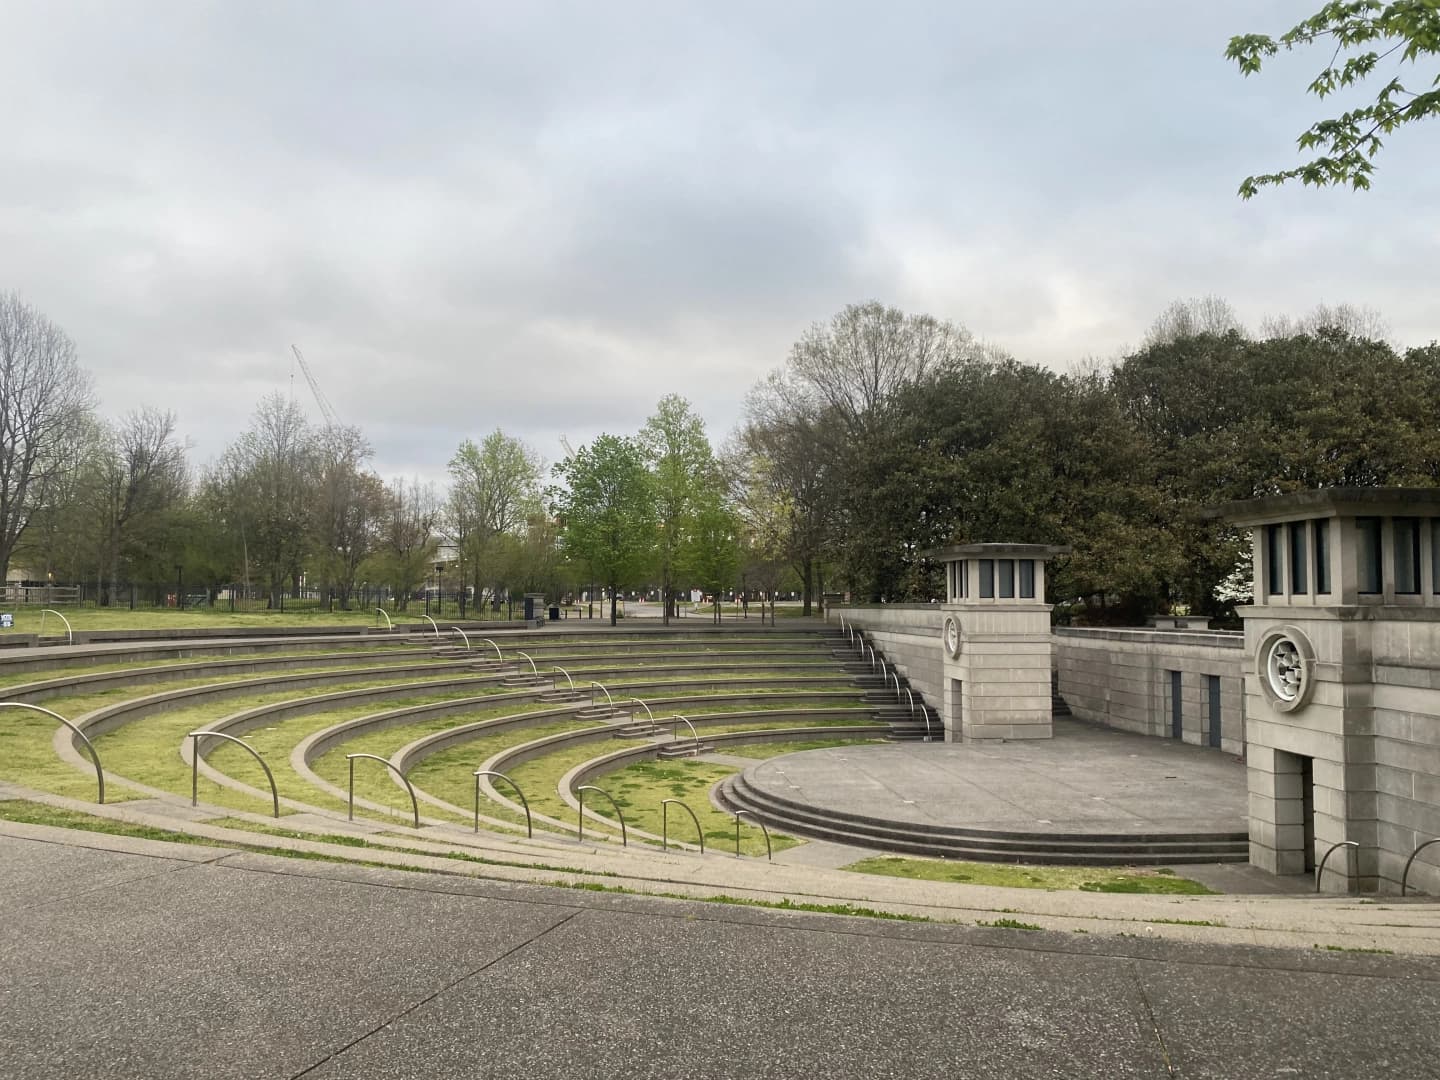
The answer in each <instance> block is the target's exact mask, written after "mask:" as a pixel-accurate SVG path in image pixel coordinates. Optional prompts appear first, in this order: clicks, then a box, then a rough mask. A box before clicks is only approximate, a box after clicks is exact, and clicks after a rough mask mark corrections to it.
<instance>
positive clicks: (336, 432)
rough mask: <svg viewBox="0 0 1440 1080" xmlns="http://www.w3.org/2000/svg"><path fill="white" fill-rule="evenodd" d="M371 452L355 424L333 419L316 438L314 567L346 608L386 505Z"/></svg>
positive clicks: (319, 579)
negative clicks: (370, 462) (368, 466)
mask: <svg viewBox="0 0 1440 1080" xmlns="http://www.w3.org/2000/svg"><path fill="white" fill-rule="evenodd" d="M371 452H372V451H371V449H370V444H369V443H368V442H367V441H366V440H365V437H364V435H362V434H361V433H360V429H359V428H355V427H344V426H341V425H339V424H331V425H328V426H326V427H324V428H322V429H321V431H320V433H319V435H318V436H317V437H316V439H315V450H314V459H315V475H314V481H315V496H314V499H313V501H312V504H311V514H312V517H311V522H310V532H311V538H312V547H311V555H310V560H309V567H310V571H311V576H312V577H313V578H314V579H315V580H316V581H317V582H318V583H319V584H320V585H321V586H322V587H323V588H324V590H325V592H326V594H327V597H338V598H339V600H340V607H341V609H342V610H347V611H348V610H349V608H350V595H351V593H353V592H354V590H355V580H356V577H357V576H358V574H359V570H360V565H361V564H362V563H363V562H364V561H365V560H366V558H368V557H369V555H370V552H371V550H372V549H373V547H374V544H375V539H376V536H377V534H378V531H379V524H380V521H381V520H382V519H383V517H384V515H385V511H386V507H387V501H386V494H385V485H384V484H383V483H382V482H381V480H380V478H379V477H378V476H376V475H375V474H374V473H373V472H370V471H369V470H368V469H366V468H365V467H364V466H365V462H366V461H368V460H369V458H370V455H371Z"/></svg>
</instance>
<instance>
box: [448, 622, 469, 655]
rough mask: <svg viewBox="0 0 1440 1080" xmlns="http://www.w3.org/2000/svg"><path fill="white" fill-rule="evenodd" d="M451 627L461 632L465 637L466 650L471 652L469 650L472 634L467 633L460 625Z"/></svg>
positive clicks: (458, 632)
mask: <svg viewBox="0 0 1440 1080" xmlns="http://www.w3.org/2000/svg"><path fill="white" fill-rule="evenodd" d="M450 629H451V630H454V631H455V632H456V633H457V634H459V635H460V636H461V637H462V638H463V639H464V641H465V651H466V652H469V651H470V635H469V634H467V633H465V631H464V630H461V629H460V627H458V626H452V627H450Z"/></svg>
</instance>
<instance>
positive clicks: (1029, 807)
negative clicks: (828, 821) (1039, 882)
mask: <svg viewBox="0 0 1440 1080" xmlns="http://www.w3.org/2000/svg"><path fill="white" fill-rule="evenodd" d="M745 779H746V781H747V782H748V783H750V784H751V785H753V786H754V787H756V788H758V789H759V790H761V791H763V792H766V793H769V794H772V795H774V796H776V797H778V798H781V799H785V800H788V801H792V802H793V801H800V802H803V803H805V804H807V805H809V806H813V807H817V808H819V809H822V810H825V811H829V812H835V811H841V812H845V813H850V814H860V815H862V816H865V817H870V818H877V819H881V820H888V821H900V822H906V823H919V824H923V825H935V826H944V827H955V828H975V829H993V830H999V831H1003V832H1025V833H1042V834H1044V833H1049V834H1056V833H1089V834H1100V833H1104V834H1138V833H1226V832H1229V833H1244V832H1245V831H1246V830H1247V829H1248V824H1247V821H1246V816H1245V815H1246V789H1245V766H1244V765H1243V764H1242V763H1241V762H1240V761H1239V760H1238V759H1237V758H1235V757H1234V756H1233V755H1230V754H1224V753H1221V752H1220V751H1219V750H1212V749H1210V748H1208V747H1201V746H1191V745H1189V744H1186V743H1179V742H1176V741H1175V740H1173V739H1153V738H1148V737H1146V736H1143V735H1132V734H1129V733H1127V732H1123V731H1115V730H1112V729H1109V728H1100V727H1096V726H1094V725H1090V724H1084V723H1080V722H1078V721H1075V720H1056V721H1055V737H1054V738H1052V739H1033V740H1016V741H1011V742H1005V743H1000V744H996V745H989V744H985V743H973V744H958V743H893V744H890V745H886V746H836V747H830V748H828V749H824V750H807V751H804V752H802V753H798V754H786V755H783V756H781V757H777V758H771V759H769V760H767V761H762V762H759V763H751V765H750V766H749V767H748V768H747V769H746V770H745Z"/></svg>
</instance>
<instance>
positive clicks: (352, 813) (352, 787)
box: [345, 754, 420, 829]
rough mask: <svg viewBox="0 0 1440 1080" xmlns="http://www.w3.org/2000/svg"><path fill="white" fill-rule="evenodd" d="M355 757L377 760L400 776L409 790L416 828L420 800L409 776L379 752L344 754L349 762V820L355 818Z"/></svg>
mask: <svg viewBox="0 0 1440 1080" xmlns="http://www.w3.org/2000/svg"><path fill="white" fill-rule="evenodd" d="M356 758H369V759H370V760H372V761H378V762H380V764H381V765H384V766H385V767H386V768H387V769H389V770H390V771H391V772H393V773H394V774H395V775H396V776H398V777H400V781H401V782H402V783H403V784H404V785H405V790H406V791H408V792H410V807H411V809H412V810H414V811H415V828H417V829H418V828H419V827H420V800H419V799H417V798H415V787H414V785H413V784H411V783H410V778H409V777H407V776H406V775H405V774H404V773H403V772H401V771H400V770H399V769H397V768H396V767H395V764H394V762H392V761H390V760H389V759H388V758H383V757H381V756H380V755H379V754H346V755H345V760H346V761H348V762H349V763H350V820H351V821H354V820H355V759H356Z"/></svg>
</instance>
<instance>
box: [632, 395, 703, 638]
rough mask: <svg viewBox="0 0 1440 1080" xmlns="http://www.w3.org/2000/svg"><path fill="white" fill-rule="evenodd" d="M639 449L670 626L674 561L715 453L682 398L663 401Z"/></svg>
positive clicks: (699, 421)
mask: <svg viewBox="0 0 1440 1080" xmlns="http://www.w3.org/2000/svg"><path fill="white" fill-rule="evenodd" d="M640 446H641V448H642V449H643V450H644V451H645V456H646V459H647V460H648V462H649V465H650V475H651V490H652V492H653V494H654V503H655V516H656V524H657V526H658V534H657V536H658V538H657V542H656V545H655V546H656V555H657V558H658V559H659V563H660V598H661V604H662V608H663V615H662V616H661V621H662V622H663V623H664V624H665V625H666V626H669V625H670V613H671V608H672V607H673V605H674V599H675V598H674V596H673V590H672V586H673V584H674V574H675V568H676V563H677V561H678V560H679V559H680V558H681V549H682V547H683V546H684V544H685V541H686V531H687V529H688V528H689V525H690V523H691V518H692V517H693V514H694V511H695V508H696V506H697V496H698V495H699V494H700V491H701V488H702V487H703V486H705V485H706V483H707V480H708V474H709V473H710V472H711V471H712V470H713V468H714V455H713V453H712V452H711V450H710V440H709V439H708V438H706V436H705V421H704V420H702V419H701V418H700V417H699V416H697V415H695V413H694V411H693V410H692V409H691V408H690V403H689V402H688V401H686V400H685V399H684V398H683V397H681V396H680V395H679V394H667V395H666V396H665V397H663V398H661V399H660V404H659V405H658V406H657V407H656V409H655V415H653V416H652V417H650V419H649V420H648V421H646V423H645V427H644V428H643V429H642V430H641V432H640Z"/></svg>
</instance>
